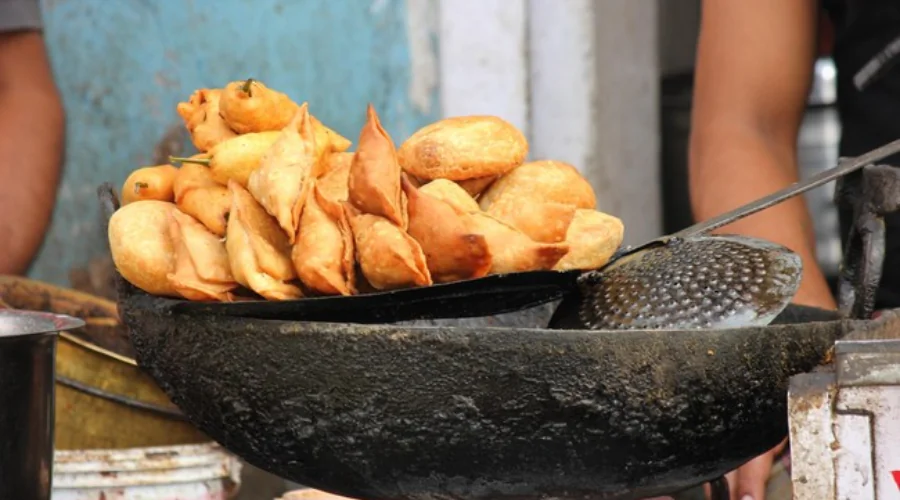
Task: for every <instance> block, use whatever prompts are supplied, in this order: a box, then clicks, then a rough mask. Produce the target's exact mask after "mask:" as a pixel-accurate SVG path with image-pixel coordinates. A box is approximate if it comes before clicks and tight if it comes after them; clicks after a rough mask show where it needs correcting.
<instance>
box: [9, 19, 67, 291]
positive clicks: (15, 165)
mask: <svg viewBox="0 0 900 500" xmlns="http://www.w3.org/2000/svg"><path fill="white" fill-rule="evenodd" d="M64 134H65V117H64V113H63V107H62V102H61V99H60V97H59V92H58V90H57V88H56V85H55V83H54V80H53V75H52V72H51V69H50V64H49V61H48V58H47V53H46V49H45V46H44V41H43V37H42V36H41V33H40V32H37V31H21V32H11V33H2V34H0V240H2V241H3V249H4V251H3V252H0V274H24V273H25V272H26V271H27V270H28V267H29V266H30V264H31V262H32V260H33V259H34V257H35V255H36V254H37V252H38V250H39V248H40V245H41V242H42V241H43V238H44V233H45V232H46V231H47V228H48V226H49V224H50V217H51V214H52V212H53V206H54V204H55V201H56V189H57V186H58V184H59V178H60V172H61V165H62V161H63V149H64Z"/></svg>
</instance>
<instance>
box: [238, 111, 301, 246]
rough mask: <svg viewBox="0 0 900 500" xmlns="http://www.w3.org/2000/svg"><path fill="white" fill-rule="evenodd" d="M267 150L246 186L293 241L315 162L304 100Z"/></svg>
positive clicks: (292, 241) (289, 240) (290, 241)
mask: <svg viewBox="0 0 900 500" xmlns="http://www.w3.org/2000/svg"><path fill="white" fill-rule="evenodd" d="M280 134H281V135H280V137H279V138H278V140H277V141H275V142H274V143H273V144H272V147H270V148H269V150H268V151H266V154H265V155H263V157H262V159H261V160H260V162H259V168H257V169H256V170H254V171H253V172H251V173H250V179H249V181H248V182H247V190H248V191H250V193H251V194H252V195H253V197H254V198H256V200H257V201H258V202H259V204H260V205H262V206H263V208H265V209H266V212H268V213H269V215H271V216H273V217H275V220H277V221H278V224H279V225H280V226H281V229H283V230H284V234H286V235H287V238H288V242H289V243H291V244H293V243H294V241H295V239H296V237H297V228H298V227H299V226H300V215H301V214H302V213H303V206H304V204H305V203H306V199H307V198H308V197H309V192H310V190H311V189H312V185H313V181H314V180H315V178H314V177H313V170H314V169H315V165H316V161H317V160H316V137H315V134H314V132H313V129H312V124H311V123H310V120H309V108H308V106H307V105H306V103H303V105H302V106H300V108H299V109H298V110H297V114H296V115H295V116H294V119H293V120H291V122H290V123H288V124H287V126H286V127H284V129H283V130H282V131H281V133H280Z"/></svg>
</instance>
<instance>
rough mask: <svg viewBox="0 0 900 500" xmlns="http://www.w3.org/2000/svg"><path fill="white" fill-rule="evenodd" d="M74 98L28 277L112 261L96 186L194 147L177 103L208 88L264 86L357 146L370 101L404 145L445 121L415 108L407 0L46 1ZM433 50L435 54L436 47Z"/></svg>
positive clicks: (50, 276)
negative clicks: (51, 206) (246, 82)
mask: <svg viewBox="0 0 900 500" xmlns="http://www.w3.org/2000/svg"><path fill="white" fill-rule="evenodd" d="M42 6H43V10H44V19H45V23H46V38H47V43H48V46H49V50H50V56H51V58H52V61H53V67H54V70H55V74H56V79H57V82H58V84H59V87H60V89H61V91H62V94H63V98H64V101H65V106H66V111H67V116H68V125H67V133H68V137H67V153H66V172H65V175H64V179H63V183H62V187H61V188H60V193H59V200H58V204H57V207H56V211H55V213H54V219H53V226H52V229H51V231H50V233H49V234H48V236H47V240H46V241H45V244H44V248H43V250H42V252H41V254H40V256H39V257H38V260H37V262H36V263H35V265H34V267H33V269H32V272H31V276H32V277H35V278H37V279H42V280H46V281H50V282H55V283H59V284H64V285H67V284H68V275H69V270H70V268H72V267H80V266H84V265H85V264H86V263H87V262H88V260H89V259H91V258H92V257H95V256H97V255H99V254H100V252H105V248H104V245H105V242H104V240H105V235H104V234H103V233H102V232H101V230H100V226H99V211H98V208H97V202H96V195H95V190H96V187H97V186H98V185H99V184H100V183H102V182H104V181H111V182H113V183H115V185H116V186H117V187H118V186H120V185H121V183H122V182H123V181H124V180H125V177H126V176H127V175H128V173H129V172H130V171H131V170H133V169H135V168H137V167H138V166H141V165H146V164H152V163H153V161H154V159H155V158H164V157H165V155H167V154H169V153H173V152H179V148H182V149H181V152H188V151H192V149H191V147H190V146H189V143H188V142H187V138H186V135H185V134H184V132H183V125H182V123H181V120H180V118H178V116H177V114H176V113H175V105H176V103H178V102H179V101H182V100H185V99H187V97H188V96H189V95H190V93H191V92H192V91H193V90H194V89H196V88H200V87H220V86H222V85H224V84H225V83H227V82H229V81H232V80H239V79H244V78H247V77H254V78H258V79H261V80H262V81H264V82H265V83H266V84H268V85H269V86H270V87H273V88H275V89H278V90H281V91H283V92H286V93H287V94H289V95H290V96H291V97H292V98H294V99H295V100H296V101H298V102H301V101H303V100H306V101H308V102H309V103H310V110H311V111H312V112H313V114H315V115H316V116H317V117H318V118H319V119H321V120H322V121H323V122H325V123H326V124H327V125H329V126H331V127H332V128H334V129H335V130H337V131H338V132H340V133H342V134H343V135H345V136H347V137H348V138H350V139H351V140H353V141H354V142H356V139H357V135H358V133H359V129H360V127H361V126H362V125H363V122H364V119H365V106H366V103H367V102H372V103H373V104H374V105H375V106H376V109H377V110H378V112H379V115H380V116H381V118H382V121H383V123H384V125H385V128H386V129H387V130H388V132H389V133H391V135H392V136H393V137H394V139H395V140H396V141H398V142H399V141H402V140H403V139H404V138H406V137H407V136H408V135H409V134H411V133H412V132H414V131H415V130H416V129H417V128H419V127H421V126H422V125H425V124H427V123H428V122H430V121H433V120H435V119H436V118H437V117H438V114H439V110H438V105H437V94H436V92H437V91H436V90H435V91H434V92H433V94H434V95H432V96H431V102H432V105H431V106H426V107H424V108H423V107H422V106H421V104H420V105H419V106H418V107H417V106H413V105H412V103H411V102H410V99H409V96H408V89H409V87H410V83H411V78H412V77H413V76H412V70H411V64H410V50H409V43H408V33H407V8H406V7H407V6H406V2H405V1H404V0H374V1H373V0H194V1H190V0H43V1H42ZM434 47H436V43H432V44H431V47H430V48H429V49H428V50H432V51H433V50H436V49H435V48H434Z"/></svg>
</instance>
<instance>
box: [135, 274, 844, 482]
mask: <svg viewBox="0 0 900 500" xmlns="http://www.w3.org/2000/svg"><path fill="white" fill-rule="evenodd" d="M123 289H125V290H130V291H129V292H128V293H125V294H121V295H120V310H121V313H122V318H123V321H124V322H125V324H126V325H128V327H129V328H130V329H131V338H132V339H133V341H134V344H135V348H136V350H137V353H138V359H139V361H140V363H141V365H142V366H144V367H145V368H146V369H147V370H148V371H149V372H150V373H151V374H152V376H153V377H154V378H155V379H156V380H157V382H158V383H159V384H160V386H161V387H163V388H164V389H165V391H166V392H167V393H168V394H169V396H170V397H171V398H172V400H173V401H174V402H175V403H176V404H177V405H178V406H179V407H180V408H181V409H182V410H183V411H184V412H185V414H186V415H187V416H188V417H189V419H190V420H191V421H192V422H193V423H194V424H195V425H197V426H198V427H199V428H200V429H201V430H202V431H203V432H205V433H207V434H208V435H209V436H211V437H212V438H213V439H215V440H217V441H218V442H220V443H222V444H223V445H224V446H226V447H227V448H228V449H230V450H231V451H233V452H235V453H237V454H238V455H240V456H241V457H242V458H244V459H246V460H247V461H248V462H250V463H252V464H254V465H256V466H258V467H261V468H263V469H266V470H268V471H270V472H273V473H276V474H279V475H281V476H283V477H286V478H289V479H291V480H293V481H296V482H299V483H302V484H305V485H308V486H311V487H314V488H320V489H323V490H327V491H332V492H335V493H339V494H343V495H347V496H351V497H359V498H368V499H398V498H457V499H466V500H471V499H479V498H485V499H487V498H492V499H499V498H506V499H531V498H540V497H545V496H553V497H557V498H643V497H647V496H653V495H656V494H661V493H668V492H673V491H676V490H678V489H680V488H684V487H688V486H691V485H694V484H697V483H699V482H702V481H705V480H708V479H711V478H714V477H717V476H719V475H721V474H724V473H725V472H726V471H728V470H731V469H733V468H735V467H737V466H738V465H740V464H742V463H743V462H745V461H747V460H749V459H750V458H752V457H754V456H756V455H758V454H760V453H761V452H763V451H765V450H767V449H769V448H771V447H772V446H774V445H775V444H776V443H778V442H779V441H780V440H781V439H782V438H783V437H784V436H785V435H786V433H787V420H786V391H787V385H788V379H789V377H790V376H792V375H794V374H796V373H800V372H804V371H809V370H811V369H812V368H814V367H815V366H816V365H817V364H818V363H819V362H820V360H821V359H822V358H823V356H824V354H825V353H826V352H827V351H828V349H829V348H830V347H831V346H832V345H833V342H834V341H835V339H837V338H838V337H840V336H841V335H842V334H843V333H844V332H845V331H846V329H847V328H848V327H849V325H850V323H849V322H845V321H825V322H819V323H808V324H787V325H781V326H772V327H766V328H743V329H735V330H727V331H677V332H667V331H617V332H610V331H583V330H546V329H535V328H520V327H507V328H488V327H475V326H472V327H468V328H466V327H455V328H454V327H449V326H430V327H424V326H411V325H351V324H332V323H308V322H299V321H274V320H257V319H252V318H230V317H214V316H202V315H199V316H198V315H190V316H187V315H182V314H180V313H176V312H174V310H173V309H172V308H171V306H172V305H173V304H175V303H176V302H175V301H170V300H167V299H160V298H153V297H149V296H147V295H146V294H143V293H140V292H137V291H135V290H134V289H133V287H129V286H127V285H126V286H124V287H123ZM790 311H792V313H785V315H783V319H784V318H787V319H789V320H791V321H800V320H803V319H809V318H820V317H821V318H823V319H833V316H831V315H829V316H828V317H827V318H826V317H825V316H822V313H821V311H819V312H816V311H812V310H801V309H797V308H791V310H790ZM789 314H794V315H795V317H793V318H790V317H789ZM826 314H827V313H826ZM544 316H545V317H546V315H544ZM507 324H509V323H507Z"/></svg>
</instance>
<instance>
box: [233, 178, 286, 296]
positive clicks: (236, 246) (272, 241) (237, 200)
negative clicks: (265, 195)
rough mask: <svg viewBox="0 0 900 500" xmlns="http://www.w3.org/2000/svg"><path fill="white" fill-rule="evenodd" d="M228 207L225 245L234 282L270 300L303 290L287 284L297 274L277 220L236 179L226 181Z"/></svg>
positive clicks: (284, 236)
mask: <svg viewBox="0 0 900 500" xmlns="http://www.w3.org/2000/svg"><path fill="white" fill-rule="evenodd" d="M228 190H229V191H230V192H231V210H230V214H229V216H228V230H227V233H226V237H225V248H226V250H227V251H228V262H229V264H230V266H231V273H232V275H234V279H235V281H237V282H238V283H240V284H241V285H242V286H244V287H247V288H249V289H250V290H253V291H254V292H256V293H258V294H259V295H261V296H263V297H264V298H266V299H269V300H287V299H297V298H300V297H302V296H303V292H302V291H301V290H300V289H299V288H298V287H296V286H294V285H292V284H290V283H288V282H289V281H292V280H294V279H295V278H296V277H297V275H296V273H295V272H294V265H293V263H292V262H291V246H290V244H289V243H288V239H287V236H286V235H285V234H284V231H282V229H281V227H279V225H278V222H276V221H275V219H274V218H272V216H270V215H269V214H268V213H267V212H266V210H265V209H264V208H263V207H262V206H261V205H260V204H259V203H257V201H256V200H255V199H254V198H253V195H251V194H250V192H249V191H247V190H246V189H244V188H243V187H241V185H240V184H238V183H237V182H235V181H230V182H229V183H228Z"/></svg>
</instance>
